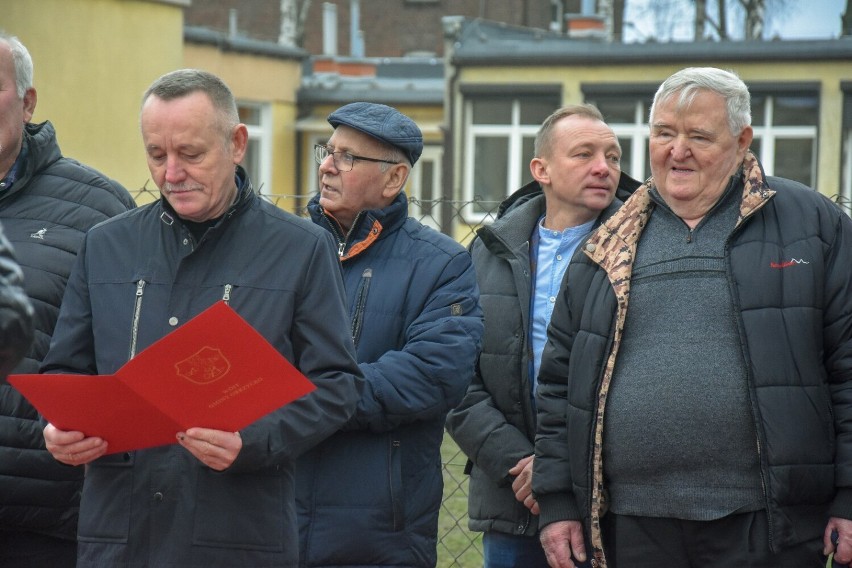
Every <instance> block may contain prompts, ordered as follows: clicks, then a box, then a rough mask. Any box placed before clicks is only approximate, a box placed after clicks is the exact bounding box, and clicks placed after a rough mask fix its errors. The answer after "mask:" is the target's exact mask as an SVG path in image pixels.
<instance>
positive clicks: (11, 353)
mask: <svg viewBox="0 0 852 568" xmlns="http://www.w3.org/2000/svg"><path fill="white" fill-rule="evenodd" d="M32 340H33V309H32V306H31V305H30V301H29V299H28V298H27V295H26V293H25V292H24V289H23V275H22V273H21V268H20V267H19V266H18V264H17V263H16V262H15V258H14V255H13V252H12V245H11V244H10V243H9V241H8V240H7V239H6V236H5V235H4V234H3V233H2V231H0V380H2V381H3V382H5V379H6V375H7V374H8V373H9V371H11V370H12V369H13V368H14V367H15V365H17V364H18V361H20V360H21V358H22V357H23V356H24V354H25V353H26V352H27V349H29V347H30V343H31V342H32Z"/></svg>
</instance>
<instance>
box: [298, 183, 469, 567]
mask: <svg viewBox="0 0 852 568" xmlns="http://www.w3.org/2000/svg"><path fill="white" fill-rule="evenodd" d="M309 209H310V212H311V216H312V218H313V220H314V222H315V223H317V224H319V225H321V226H323V227H325V228H327V229H328V230H329V231H331V232H332V234H334V235H335V237H336V238H337V240H338V244H339V248H338V250H339V252H340V254H341V261H342V266H343V274H344V283H345V286H346V296H347V301H348V305H349V316H350V321H351V332H352V336H353V338H354V340H355V346H356V349H357V356H358V362H359V366H360V367H361V370H362V372H363V373H364V376H365V379H366V386H365V389H364V392H363V395H362V397H361V400H360V403H359V406H358V411H357V413H356V416H355V418H354V419H353V420H352V421H350V423H349V424H348V425H347V426H346V428H344V430H343V431H341V432H339V433H338V434H336V435H334V436H332V437H331V438H329V439H327V440H326V441H325V442H323V443H322V444H321V445H319V446H318V447H316V448H314V449H313V450H311V451H310V452H309V453H307V454H306V455H304V456H303V457H302V458H301V459H300V460H299V462H298V464H297V477H296V493H297V509H298V512H299V524H300V545H301V560H300V562H301V564H302V565H303V566H310V567H317V566H325V567H331V566H335V567H342V566H386V567H391V566H393V567H431V566H434V565H435V562H436V541H437V529H438V527H437V525H438V509H439V508H440V505H441V496H442V486H443V482H442V476H441V473H442V467H441V454H440V446H441V441H442V436H443V426H444V419H445V417H446V414H447V412H448V411H449V410H450V409H451V408H453V407H455V405H457V404H458V403H459V401H461V398H462V396H463V395H464V392H465V389H466V388H467V386H468V383H469V382H470V379H471V377H472V376H473V371H474V364H475V362H476V358H477V355H478V353H479V347H480V339H481V336H482V329H483V328H482V311H481V309H480V307H479V291H478V289H477V284H476V277H475V275H474V269H473V265H472V263H471V259H470V255H469V254H468V252H467V251H466V250H465V249H464V248H463V247H462V246H461V245H460V244H459V243H457V242H455V241H454V240H452V239H451V238H449V237H447V236H446V235H442V234H441V233H438V232H437V231H434V230H432V229H430V228H427V227H425V226H423V225H422V224H420V223H419V222H418V221H416V220H415V219H411V218H409V217H408V202H407V199H406V198H405V195H404V194H400V195H399V196H398V197H397V198H396V200H395V201H394V202H393V203H392V204H391V205H389V206H388V207H386V208H384V209H381V210H373V211H363V212H361V214H360V215H359V216H358V218H357V219H356V220H355V222H354V223H353V228H352V230H351V231H349V232H348V234H344V232H343V231H342V230H341V228H340V226H339V225H338V223H337V221H336V220H335V219H334V218H333V217H331V216H330V215H328V214H326V213H324V212H323V210H322V208H321V207H320V205H319V202H318V198H314V199H313V200H312V201H311V203H310V205H309Z"/></svg>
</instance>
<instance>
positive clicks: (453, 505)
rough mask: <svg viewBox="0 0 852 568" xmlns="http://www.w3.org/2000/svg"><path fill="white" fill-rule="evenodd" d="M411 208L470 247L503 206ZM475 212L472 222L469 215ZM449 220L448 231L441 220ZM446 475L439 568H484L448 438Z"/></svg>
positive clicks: (460, 464) (284, 202)
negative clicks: (499, 207)
mask: <svg viewBox="0 0 852 568" xmlns="http://www.w3.org/2000/svg"><path fill="white" fill-rule="evenodd" d="M134 197H135V198H136V202H137V203H139V204H142V203H148V202H150V201H153V200H155V199H157V198H158V197H159V192H158V191H151V190H150V189H148V188H147V187H143V188H142V189H140V190H139V191H138V192H136V194H135V195H134ZM264 197H265V198H266V199H268V200H269V201H270V202H272V203H273V204H275V205H277V206H279V207H281V208H282V209H284V210H287V211H290V212H292V213H295V214H297V215H301V216H305V215H306V211H305V205H306V202H307V198H306V197H305V196H293V195H277V196H276V195H273V196H264ZM831 199H832V200H833V201H834V202H835V203H837V204H838V205H839V206H840V207H841V208H842V209H843V210H844V211H846V213H847V214H850V215H852V200H850V199H849V198H844V197H842V196H840V195H835V196H833V197H832V198H831ZM409 201H410V203H411V206H412V207H411V209H412V210H414V211H416V212H420V213H421V215H420V216H419V218H420V220H421V221H422V222H424V223H426V224H428V225H430V226H433V227H435V228H436V229H438V230H442V232H444V233H446V234H449V235H451V236H454V237H455V238H456V239H457V240H458V241H459V242H461V243H462V244H465V245H466V244H468V243H469V242H470V240H471V239H472V238H473V236H474V235H475V233H476V229H478V228H479V227H480V226H481V225H482V224H485V223H490V222H491V221H493V220H494V218H495V217H496V213H497V207H498V206H499V203H497V202H492V201H483V200H474V201H466V202H462V201H446V200H437V201H430V202H423V201H418V200H416V199H413V198H411V199H410V200H409ZM470 211H474V212H475V221H471V219H470V218H469V217H468V215H467V214H468V212H470ZM444 219H446V220H448V223H449V224H448V225H447V226H446V227H443V225H444V223H442V222H441V221H442V220H444ZM441 459H442V462H443V474H444V496H443V500H442V502H441V510H440V515H439V518H438V568H478V567H481V566H482V535H481V534H479V533H474V532H471V531H469V530H468V528H467V495H468V476H467V475H465V473H464V467H465V463H466V462H467V457H466V456H465V455H464V453H462V452H461V450H459V448H458V446H456V444H455V442H453V440H452V438H450V437H449V436H447V435H445V436H444V442H443V444H442V446H441Z"/></svg>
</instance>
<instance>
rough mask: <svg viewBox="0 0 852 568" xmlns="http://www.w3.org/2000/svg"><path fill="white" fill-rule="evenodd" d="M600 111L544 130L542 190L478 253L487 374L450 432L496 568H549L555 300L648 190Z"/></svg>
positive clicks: (512, 212)
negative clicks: (568, 274)
mask: <svg viewBox="0 0 852 568" xmlns="http://www.w3.org/2000/svg"><path fill="white" fill-rule="evenodd" d="M620 160H621V147H620V146H619V143H618V139H617V138H616V137H615V134H614V133H613V131H612V129H611V128H610V127H609V126H607V125H606V124H605V123H604V121H603V117H602V116H601V114H600V112H599V111H598V109H597V108H595V107H594V106H591V105H573V106H566V107H563V108H560V109H559V110H557V111H556V112H554V113H553V114H551V115H550V116H549V117H548V118H547V119H546V120H545V121H544V123H543V124H542V127H541V129H540V130H539V133H538V135H537V136H536V140H535V157H534V158H533V159H532V161H531V162H530V172H531V173H532V176H533V178H534V179H535V181H533V182H532V183H530V184H528V185H526V186H525V187H523V188H521V189H520V190H518V191H516V192H515V193H514V194H513V195H512V196H510V197H509V198H508V199H507V200H506V201H505V202H504V203H503V204H502V205H501V209H500V210H501V212H502V214H501V216H500V217H499V218H498V220H497V221H495V222H494V223H493V224H492V225H490V226H488V227H483V228H482V229H480V230H479V232H478V238H477V239H476V240H475V241H474V243H473V245H472V247H471V250H472V255H473V262H474V266H475V267H476V271H477V279H478V281H479V286H480V292H481V300H480V301H481V304H482V308H483V311H484V314H485V325H486V333H485V336H484V337H485V339H484V341H483V346H482V354H481V356H480V359H479V365H478V366H477V373H476V376H475V377H474V379H473V382H472V384H471V386H470V388H469V389H468V391H467V394H466V396H465V398H464V400H463V401H462V403H461V405H460V406H459V407H458V408H457V409H455V410H454V411H453V412H452V413H451V414H450V416H449V418H448V420H447V430H448V431H449V432H450V434H451V435H452V436H453V438H454V439H455V440H456V442H457V443H458V444H459V446H460V447H461V449H462V450H463V451H464V452H465V453H466V454H467V455H468V457H469V458H470V462H469V463H468V468H467V469H468V470H469V473H470V475H471V478H470V497H469V516H470V528H471V529H472V530H478V531H483V532H484V533H485V534H484V538H483V544H484V549H485V568H521V567H523V568H536V567H541V568H547V560H546V558H545V556H544V551H543V550H542V547H541V544H540V543H539V540H538V537H537V532H538V504H537V503H536V501H535V498H534V497H533V495H532V491H531V487H530V482H531V477H532V466H533V440H534V436H535V430H536V418H535V407H534V404H533V393H534V392H535V387H536V381H535V379H536V377H537V376H538V367H539V362H540V360H541V353H542V350H543V349H544V344H545V340H546V335H547V326H548V324H549V322H550V315H551V313H552V311H553V305H554V299H555V298H556V296H557V295H558V292H559V289H560V287H561V286H562V285H563V283H562V279H563V276H564V274H565V269H566V268H567V267H568V264H569V262H570V261H571V257H572V256H573V254H574V251H575V250H576V248H577V246H578V245H579V244H580V243H581V242H582V241H583V240H584V239H585V237H586V236H587V235H588V234H589V232H590V231H591V230H592V229H593V228H594V227H595V226H597V224H598V223H599V221H600V219H601V218H606V217H608V216H609V215H610V214H611V213H613V212H614V211H615V209H616V208H617V206H618V205H619V204H620V202H619V201H615V202H613V199H614V197H615V195H616V191H617V190H620V191H622V192H623V193H622V195H625V196H626V195H627V194H628V193H629V192H630V191H632V189H634V188H635V187H637V186H638V185H639V184H638V182H636V181H635V180H632V179H630V178H629V177H627V176H625V175H623V174H622V173H621V166H620Z"/></svg>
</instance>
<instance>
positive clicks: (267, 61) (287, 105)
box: [184, 43, 302, 208]
mask: <svg viewBox="0 0 852 568" xmlns="http://www.w3.org/2000/svg"><path fill="white" fill-rule="evenodd" d="M184 64H185V66H186V67H194V68H197V69H204V70H205V71H210V72H211V73H214V74H216V75H218V76H219V77H221V78H222V80H223V81H225V84H227V85H228V87H230V88H231V91H233V93H234V96H235V97H236V98H237V99H238V100H241V101H250V102H263V103H269V104H270V105H271V107H272V187H271V188H264V193H271V194H276V195H281V194H286V195H292V194H293V193H296V190H295V186H296V133H295V132H296V131H295V123H296V112H297V108H296V91H297V90H298V89H299V82H300V81H301V73H302V70H301V62H300V61H299V60H297V59H279V58H273V57H265V56H259V55H249V54H241V53H234V52H223V51H220V50H219V49H218V48H217V47H215V46H211V45H203V44H193V43H187V44H186V45H185V46H184ZM280 205H281V206H282V207H284V208H287V205H286V204H284V203H282V204H280Z"/></svg>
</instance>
